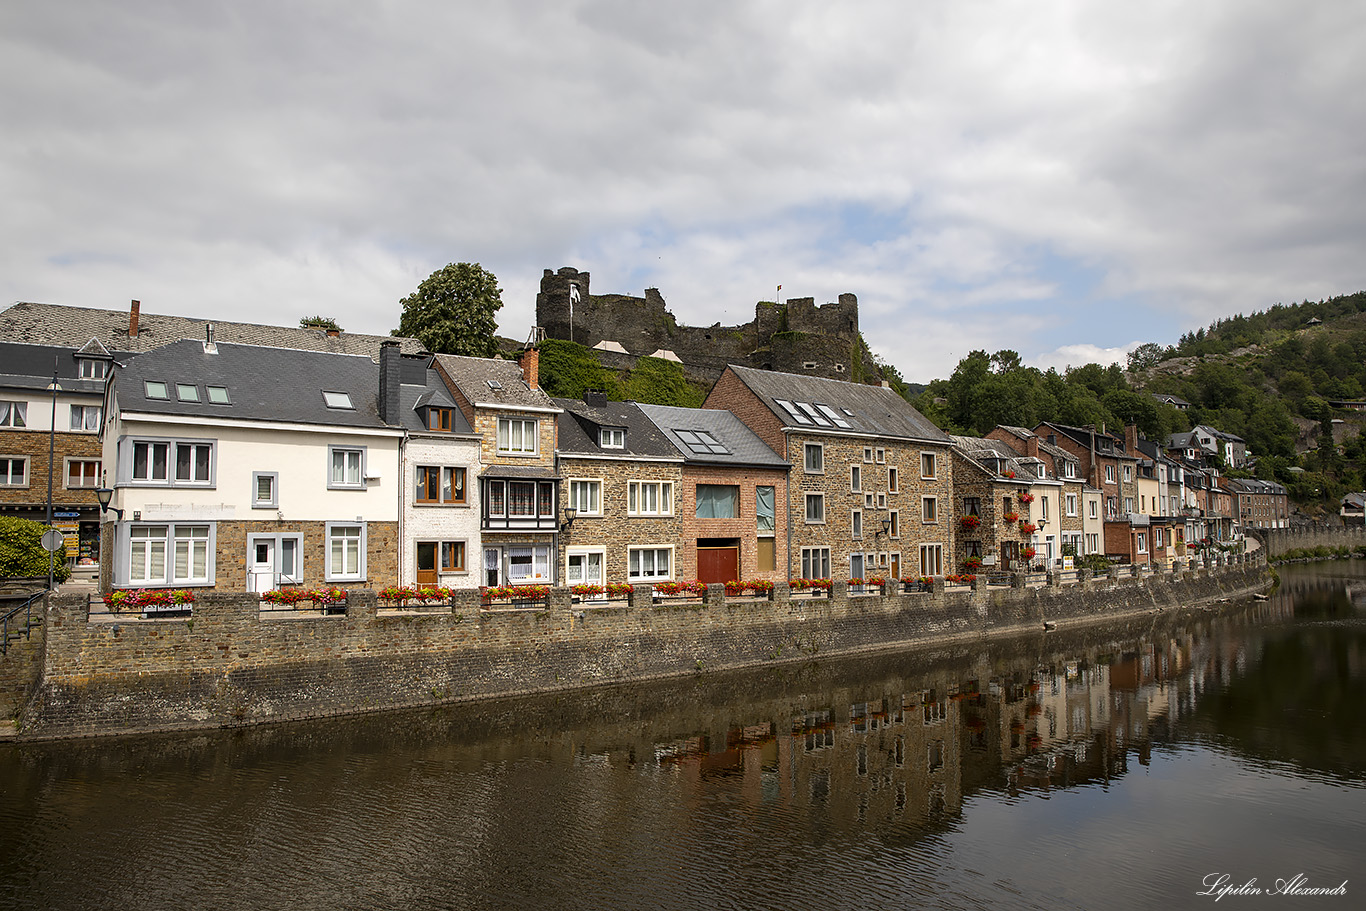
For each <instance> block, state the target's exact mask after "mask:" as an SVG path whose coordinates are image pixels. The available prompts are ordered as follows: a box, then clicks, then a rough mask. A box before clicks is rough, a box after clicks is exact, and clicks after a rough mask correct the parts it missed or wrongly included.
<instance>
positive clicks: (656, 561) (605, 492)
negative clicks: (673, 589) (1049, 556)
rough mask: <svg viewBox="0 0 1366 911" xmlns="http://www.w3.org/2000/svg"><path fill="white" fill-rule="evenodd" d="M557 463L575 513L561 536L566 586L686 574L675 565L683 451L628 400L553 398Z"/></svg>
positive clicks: (654, 579)
mask: <svg viewBox="0 0 1366 911" xmlns="http://www.w3.org/2000/svg"><path fill="white" fill-rule="evenodd" d="M553 402H554V404H555V406H556V407H557V408H559V409H560V411H561V413H560V415H559V418H558V423H559V430H558V434H559V442H558V446H557V449H556V467H557V472H558V474H559V476H560V477H561V478H562V481H561V483H562V484H563V485H564V490H565V509H566V514H567V515H568V512H569V511H570V510H573V520H572V522H570V523H569V524H568V526H567V527H565V528H564V529H563V530H562V531H561V533H560V536H559V550H558V556H557V560H558V563H559V566H560V567H561V570H562V572H563V575H562V577H561V578H563V580H564V584H566V585H578V584H588V585H601V584H603V583H605V582H627V581H629V582H641V583H651V582H662V581H670V580H675V579H691V578H693V577H692V576H691V575H687V574H686V573H687V572H688V571H690V569H691V567H689V568H688V570H685V569H684V568H683V567H682V566H680V562H681V561H680V557H681V555H680V554H679V549H680V548H679V516H680V507H679V504H678V499H679V491H680V488H681V486H682V468H683V457H682V455H680V454H679V452H678V450H677V449H675V448H674V446H673V444H672V443H671V442H670V441H669V439H668V438H667V437H666V436H665V434H664V433H663V431H661V430H660V429H659V428H658V427H656V426H655V425H654V423H652V422H651V421H650V420H649V419H648V418H646V417H645V415H644V414H643V413H642V412H641V409H640V406H639V405H637V404H635V403H634V402H609V401H607V397H606V396H605V395H602V394H601V393H588V394H587V395H585V396H584V398H583V400H582V401H579V400H576V399H564V398H557V399H554V400H553Z"/></svg>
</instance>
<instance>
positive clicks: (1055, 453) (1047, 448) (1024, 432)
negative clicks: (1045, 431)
mask: <svg viewBox="0 0 1366 911" xmlns="http://www.w3.org/2000/svg"><path fill="white" fill-rule="evenodd" d="M996 426H997V427H999V428H1000V429H1002V430H1004V431H1006V432H1007V433H1010V434H1012V435H1014V436H1017V437H1019V438H1020V439H1022V440H1028V439H1031V438H1037V439H1038V441H1039V452H1046V453H1048V454H1049V455H1051V456H1052V457H1053V458H1055V459H1066V460H1067V461H1069V462H1074V463H1077V464H1080V463H1081V460H1080V459H1078V458H1077V457H1076V456H1074V455H1072V453H1070V452H1068V451H1067V450H1066V449H1063V448H1062V447H1061V446H1058V445H1056V444H1054V443H1050V442H1048V440H1047V439H1046V438H1045V437H1043V436H1040V435H1039V434H1037V433H1035V432H1034V431H1032V430H1030V429H1029V428H1028V427H1012V426H1011V425H1009V424H997V425H996Z"/></svg>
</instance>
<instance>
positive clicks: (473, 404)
mask: <svg viewBox="0 0 1366 911" xmlns="http://www.w3.org/2000/svg"><path fill="white" fill-rule="evenodd" d="M124 320H126V323H125V325H126V328H124V327H123V326H122V325H120V322H121V321H124ZM82 336H85V340H84V341H83V342H81V343H80V344H79V345H78V344H76V341H77V340H78V339H80V338H81V337H82ZM186 336H189V337H186ZM196 336H197V337H196ZM0 338H18V339H22V340H23V341H16V342H4V343H0V344H3V345H5V346H6V347H5V350H4V351H3V352H0V353H4V354H5V355H6V362H7V363H9V364H13V365H16V370H15V371H14V372H15V373H16V374H17V375H16V376H11V377H4V378H0V384H3V385H2V386H0V410H2V411H3V414H4V415H8V420H9V423H8V424H7V425H4V426H0V466H2V467H4V468H5V472H6V474H5V476H4V477H3V478H0V508H3V509H6V510H9V511H11V512H16V513H19V514H24V515H26V516H28V517H32V518H42V517H43V509H42V507H43V505H44V504H43V500H42V496H41V495H42V493H44V492H45V488H46V482H47V460H46V459H45V458H44V456H45V453H44V452H41V451H40V450H43V449H45V448H46V446H45V444H46V443H47V442H48V440H47V437H48V435H49V434H48V433H46V432H45V431H49V428H50V427H51V428H52V429H53V430H54V431H55V429H57V428H56V425H57V424H58V423H59V422H58V420H57V419H58V417H59V416H60V417H61V418H62V420H61V422H60V423H61V424H62V427H61V428H60V429H61V430H62V431H63V433H62V435H61V437H60V438H58V439H57V440H56V442H57V444H58V450H57V453H56V457H55V462H54V469H55V470H54V474H55V475H58V477H54V481H55V482H58V483H57V484H56V490H55V491H54V500H55V501H56V503H57V505H58V507H59V508H58V510H57V513H58V514H63V513H66V514H70V513H76V514H77V518H78V521H77V522H74V523H71V524H72V525H74V526H76V533H75V534H73V535H72V536H71V537H72V539H73V542H72V545H71V546H69V555H70V557H71V559H72V560H73V561H77V560H78V561H80V562H81V563H83V564H89V565H92V566H93V565H98V568H99V572H100V578H101V582H102V583H103V585H104V586H105V587H106V588H108V587H194V586H199V587H206V588H223V589H225V590H252V591H264V590H268V589H272V588H279V587H282V586H286V587H287V586H291V585H301V586H310V587H311V586H317V585H339V586H346V587H359V586H367V587H375V588H383V587H386V586H389V585H394V584H402V585H412V584H420V585H437V584H439V585H445V586H449V587H454V588H473V587H478V586H499V585H517V584H523V583H542V584H579V583H584V584H603V583H609V582H631V583H639V582H645V583H650V582H660V581H691V580H700V581H705V582H719V581H728V580H732V579H745V580H769V581H777V580H781V579H797V578H832V577H834V578H863V577H868V576H885V577H892V578H898V577H907V576H917V575H918V576H927V575H943V574H951V573H957V572H975V571H1002V572H1012V571H1018V570H1022V569H1029V568H1038V567H1040V566H1046V567H1050V568H1052V567H1060V566H1066V565H1067V563H1066V561H1067V560H1068V559H1069V558H1071V557H1073V556H1076V555H1084V554H1090V553H1100V554H1105V555H1107V556H1108V557H1110V558H1111V559H1114V560H1121V561H1124V562H1165V561H1170V560H1173V559H1179V558H1183V557H1185V556H1187V555H1188V547H1187V544H1188V542H1189V543H1195V542H1196V541H1200V540H1204V539H1208V540H1210V541H1214V542H1220V541H1226V540H1229V539H1230V538H1231V537H1233V536H1235V535H1236V533H1237V532H1238V530H1239V529H1240V527H1241V525H1242V524H1244V523H1247V524H1251V522H1250V521H1249V520H1250V519H1251V518H1253V517H1255V516H1256V515H1260V514H1261V513H1262V512H1263V511H1265V510H1269V509H1282V508H1283V507H1281V506H1279V505H1277V504H1273V505H1272V506H1270V507H1268V506H1265V505H1264V504H1262V503H1261V502H1260V500H1258V501H1253V500H1252V499H1251V497H1252V496H1253V495H1254V494H1248V495H1247V496H1248V499H1247V500H1246V503H1245V505H1243V506H1242V513H1243V517H1242V521H1240V516H1239V515H1237V514H1235V508H1236V507H1235V505H1234V502H1233V500H1234V497H1235V496H1237V494H1236V492H1235V491H1234V489H1233V488H1231V487H1230V486H1229V485H1230V483H1238V484H1249V483H1262V482H1229V481H1228V479H1223V478H1219V477H1218V473H1217V470H1215V469H1214V468H1213V467H1212V466H1208V465H1200V464H1198V463H1197V461H1196V460H1193V457H1192V455H1191V454H1189V453H1185V452H1180V451H1173V450H1171V449H1170V447H1163V446H1159V445H1157V444H1155V443H1151V442H1149V441H1145V440H1140V439H1138V438H1137V434H1136V431H1134V429H1133V428H1126V433H1125V435H1124V436H1122V437H1121V436H1117V435H1115V434H1111V433H1106V432H1105V431H1104V430H1100V431H1097V430H1095V429H1094V428H1076V427H1067V426H1065V425H1058V424H1041V425H1039V426H1038V427H1036V428H1034V429H1033V430H1030V429H1027V428H1020V427H1004V426H1003V427H998V428H996V429H995V430H993V431H992V432H991V433H990V434H988V435H987V436H986V437H953V438H950V437H949V436H947V435H945V434H944V433H943V432H941V431H940V430H939V429H938V428H936V427H935V426H934V425H933V424H932V423H930V422H929V421H928V420H926V419H925V418H924V417H923V416H922V415H921V414H920V413H919V412H918V411H916V409H915V408H913V407H912V406H910V405H909V404H908V403H907V402H905V400H904V399H902V398H900V397H899V396H897V395H896V394H895V393H894V392H892V390H890V389H888V388H886V387H876V386H866V385H861V384H856V383H846V382H840V381H836V380H826V379H818V378H813V377H808V376H799V375H793V374H782V373H774V372H770V371H763V370H755V369H751V368H747V367H740V366H731V367H729V368H727V370H726V371H725V372H724V374H723V375H722V377H721V378H720V379H719V380H718V381H717V383H716V384H715V386H714V387H713V389H712V390H711V392H710V394H709V396H708V397H707V400H706V401H705V403H704V406H703V407H702V408H701V409H685V408H667V407H663V406H652V405H640V404H637V403H633V402H608V401H606V399H605V397H603V396H600V395H592V394H590V395H588V396H586V397H585V400H584V401H577V400H566V399H552V398H551V397H550V396H549V395H547V394H546V392H545V390H544V389H542V388H541V386H540V383H539V376H538V367H539V365H538V358H537V353H536V351H535V349H528V350H527V351H525V352H524V353H523V355H522V357H521V358H520V359H519V360H517V361H509V360H487V359H481V358H467V357H456V356H451V355H435V356H433V355H431V354H428V353H426V352H423V351H422V350H421V348H420V345H418V344H417V343H416V342H415V341H414V340H412V339H383V338H381V337H376V336H355V335H349V336H348V335H345V334H343V333H340V332H337V331H331V332H323V331H318V330H293V329H284V328H276V327H261V326H252V325H250V324H238V323H218V324H216V325H213V324H206V323H204V322H202V321H195V320H189V319H186V318H181V317H160V316H155V315H141V317H140V315H139V311H138V305H137V304H136V302H134V307H133V309H132V311H131V312H130V313H129V314H127V315H126V316H125V315H123V314H119V313H117V312H114V311H94V310H84V309H81V308H62V307H53V306H52V305H34V304H19V305H15V307H12V308H10V310H7V311H4V312H3V313H0ZM11 349H12V350H11ZM53 365H55V366H53ZM49 368H51V369H52V370H55V371H56V372H57V373H58V374H59V385H60V392H55V393H52V394H51V396H50V399H51V402H53V403H56V405H57V410H56V411H53V412H52V413H51V414H48V413H47V411H45V410H44V409H45V408H47V409H48V410H51V409H50V405H48V404H47V402H48V398H49V395H48V393H49V390H48V386H49V384H50V383H51V378H50V374H49V375H48V376H47V377H46V378H45V377H44V374H45V373H46V372H47V371H48V370H49ZM68 418H69V420H68ZM54 436H55V433H54ZM62 478H64V479H65V483H60V481H61V479H62ZM100 488H102V489H103V491H102V492H104V493H105V494H106V495H107V496H108V497H109V500H110V507H111V508H110V510H109V511H108V512H107V513H105V514H104V515H103V520H104V521H103V524H102V526H101V524H100V523H99V521H98V520H99V518H100V509H99V507H98V506H97V505H96V504H95V502H94V500H95V496H94V495H95V490H96V489H100ZM1255 496H1258V497H1262V498H1267V497H1270V498H1272V499H1274V497H1275V492H1274V491H1272V492H1270V493H1268V492H1265V491H1261V490H1260V488H1259V490H1258V491H1257V492H1255ZM1280 497H1281V502H1283V499H1284V492H1283V489H1282V491H1281V493H1280Z"/></svg>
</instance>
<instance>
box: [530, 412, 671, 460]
mask: <svg viewBox="0 0 1366 911" xmlns="http://www.w3.org/2000/svg"><path fill="white" fill-rule="evenodd" d="M552 401H553V402H554V403H555V404H556V405H557V406H559V407H560V408H563V409H564V414H562V415H560V418H559V424H560V435H559V452H560V454H561V455H563V456H566V457H568V458H573V457H574V456H603V457H607V458H622V459H629V458H631V457H632V456H635V457H644V458H650V459H669V460H672V461H681V459H680V458H679V455H678V452H677V451H676V450H675V449H674V447H673V445H672V444H670V442H669V440H668V437H666V436H665V435H664V433H662V432H661V431H660V429H659V428H658V427H656V426H655V425H654V424H653V423H652V422H651V421H650V420H649V418H647V417H646V416H645V415H644V414H643V413H642V412H641V410H640V406H639V405H637V404H636V403H635V402H607V401H599V402H598V403H597V404H589V403H587V402H584V401H582V400H580V399H559V398H557V399H552ZM604 427H607V428H619V429H623V430H625V431H626V432H625V434H624V440H623V447H622V448H620V449H614V448H606V449H605V448H603V447H602V446H601V445H599V442H598V441H599V436H598V431H599V430H600V429H602V428H604Z"/></svg>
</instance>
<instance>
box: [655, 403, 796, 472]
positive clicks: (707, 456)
mask: <svg viewBox="0 0 1366 911" xmlns="http://www.w3.org/2000/svg"><path fill="white" fill-rule="evenodd" d="M638 407H639V408H640V410H641V411H642V412H643V413H644V414H645V416H646V417H647V418H649V419H650V421H652V422H653V423H654V425H655V426H656V427H658V428H659V430H660V432H662V433H663V434H664V435H665V436H666V437H667V438H668V440H669V442H670V443H671V444H672V445H673V446H674V447H675V448H676V449H677V451H678V452H680V453H682V455H683V460H684V462H685V463H686V464H689V465H733V466H737V467H738V466H742V465H743V466H749V467H756V466H757V467H761V468H783V469H786V468H790V467H791V466H790V465H789V464H788V462H787V460H786V459H784V458H783V457H782V456H780V455H778V454H777V453H776V452H774V451H773V450H772V449H769V448H768V446H766V445H765V444H764V442H763V440H761V439H759V437H758V436H757V435H756V434H755V433H754V431H752V430H750V429H749V428H748V427H746V426H745V425H744V423H743V422H742V421H741V420H740V419H739V418H737V417H736V416H735V415H733V414H731V413H730V412H729V411H721V410H718V409H711V408H675V407H673V406H670V405H640V406H638ZM680 431H681V434H680ZM699 432H701V433H706V434H707V435H709V436H710V437H711V438H712V439H713V440H715V441H716V444H715V445H705V444H706V442H707V441H706V438H705V437H703V438H697V437H694V436H692V434H696V433H699ZM704 448H705V449H706V450H707V451H705V452H702V451H700V450H701V449H704ZM717 448H720V449H724V450H726V451H725V452H716V451H714V450H715V449H717Z"/></svg>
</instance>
